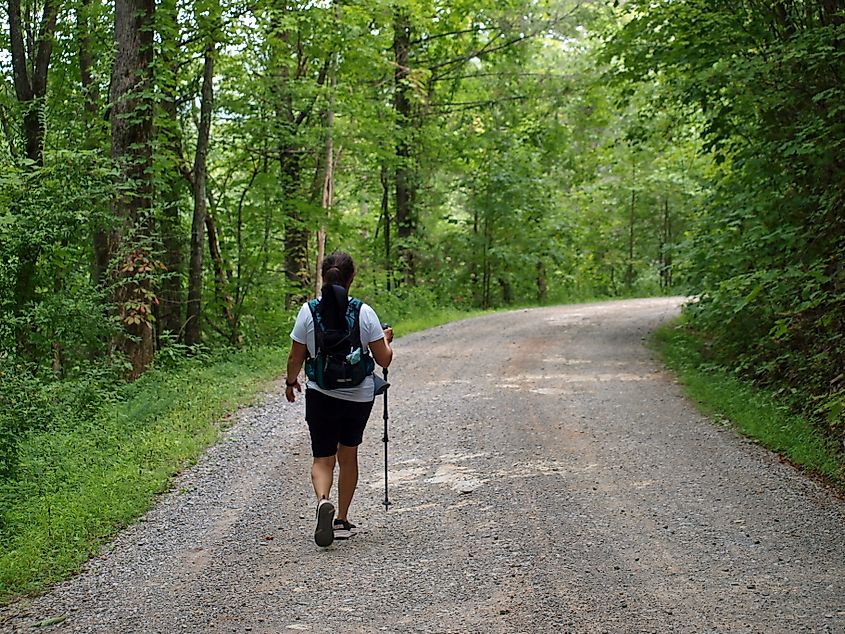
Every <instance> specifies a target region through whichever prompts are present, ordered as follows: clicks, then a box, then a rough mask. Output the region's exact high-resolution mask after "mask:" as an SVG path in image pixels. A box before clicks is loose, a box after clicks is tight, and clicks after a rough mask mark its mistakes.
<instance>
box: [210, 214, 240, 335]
mask: <svg viewBox="0 0 845 634" xmlns="http://www.w3.org/2000/svg"><path fill="white" fill-rule="evenodd" d="M205 228H206V231H207V232H208V252H209V255H210V256H211V264H212V266H213V268H214V288H215V290H216V291H217V298H218V299H219V301H220V303H221V305H222V313H223V319H225V320H226V325H227V326H228V327H229V332H228V333H227V337H226V338H227V339H228V340H229V343H230V344H232V345H235V346H238V347H240V346H241V344H242V343H243V340H242V337H241V335H240V329H239V324H238V316H237V313H236V311H235V300H234V299H233V298H232V295H231V293H229V282H230V280H229V276H228V275H227V274H226V267H225V265H224V263H223V254H222V253H221V252H220V242H219V240H218V239H217V225H216V223H215V222H214V214H212V213H211V211H210V210H209V211H208V212H207V213H206V215H205Z"/></svg>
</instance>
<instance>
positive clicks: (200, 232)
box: [185, 43, 215, 346]
mask: <svg viewBox="0 0 845 634" xmlns="http://www.w3.org/2000/svg"><path fill="white" fill-rule="evenodd" d="M214 54H215V46H214V44H213V43H211V44H209V45H208V47H207V48H206V51H205V60H204V63H203V80H202V95H201V99H200V123H199V129H198V130H197V149H196V154H195V156H194V170H193V185H194V216H193V221H192V223H191V258H190V263H189V265H188V308H187V317H186V322H185V343H186V344H188V345H189V346H190V345H194V344H196V343H199V341H200V332H201V330H200V319H201V317H202V256H203V236H204V234H205V230H206V227H205V221H206V213H207V205H208V203H207V192H206V181H207V178H206V176H207V172H206V157H207V155H208V143H209V137H210V135H211V110H212V105H213V100H214V92H213V91H214V87H213V79H214Z"/></svg>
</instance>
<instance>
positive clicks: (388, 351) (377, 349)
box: [370, 327, 393, 368]
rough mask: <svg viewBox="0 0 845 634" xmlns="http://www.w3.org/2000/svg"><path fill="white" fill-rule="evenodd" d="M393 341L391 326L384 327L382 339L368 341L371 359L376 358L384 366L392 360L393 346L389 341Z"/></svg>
mask: <svg viewBox="0 0 845 634" xmlns="http://www.w3.org/2000/svg"><path fill="white" fill-rule="evenodd" d="M392 341H393V328H390V327H388V328H385V329H384V339H378V340H377V341H371V342H370V352H371V353H372V355H373V359H375V360H376V363H378V364H379V365H380V366H381V367H383V368H386V367H387V366H389V365H390V362H391V361H393V348H391V347H390V343H391V342H392Z"/></svg>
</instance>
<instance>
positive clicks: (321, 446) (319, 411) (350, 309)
mask: <svg viewBox="0 0 845 634" xmlns="http://www.w3.org/2000/svg"><path fill="white" fill-rule="evenodd" d="M322 270H323V282H324V285H323V288H322V289H321V299H320V300H319V302H317V301H316V300H312V301H311V302H306V303H305V304H304V305H303V306H302V308H301V309H300V311H299V315H298V316H297V318H296V323H295V324H294V327H293V330H292V331H291V333H290V337H291V339H292V342H291V348H290V354H289V356H288V371H287V378H286V380H285V384H286V387H285V397H286V398H287V400H288V401H289V402H291V403H293V402H294V401H295V400H296V392H302V386H301V385H300V383H299V372H300V370H301V369H302V364H303V363H304V362H305V361H306V358H307V359H309V363H311V364H312V365H311V370H310V371H309V372H307V374H308V380H307V382H306V384H305V385H306V388H307V389H306V391H305V420H306V422H307V423H308V431H309V432H310V434H311V449H312V452H313V455H314V462H313V464H312V466H311V482H312V484H313V485H314V492H315V493H316V494H317V500H318V502H317V528H316V530H315V531H314V541H315V542H316V543H317V545H318V546H328V545H330V544H331V543H332V541H334V540H335V539H347V538H348V537H351V536H352V534H353V531H354V529H355V525H354V524H352V523H351V522H350V521H349V504H350V503H351V502H352V496H353V495H354V493H355V487H356V486H357V484H358V445H360V444H361V441H362V439H363V435H364V427H366V425H367V419H368V418H369V416H370V411H371V410H372V408H373V400H374V398H375V387H374V381H373V375H372V369H373V366H372V363H371V362H370V361H369V358H368V355H371V356H372V358H373V359H375V362H376V363H378V364H379V365H380V366H381V367H383V368H386V367H387V366H389V365H390V362H391V360H392V359H393V350H392V349H391V347H390V343H391V342H392V341H393V329H391V328H389V327H388V328H385V329H382V327H381V322H379V318H378V316H377V315H376V313H375V311H374V310H373V309H372V308H370V306H368V305H367V304H364V303H362V302H360V301H359V300H354V299H351V298H349V297H348V292H349V287H350V286H351V285H352V280H353V279H355V264H354V262H353V261H352V257H351V256H350V255H349V254H348V253H343V252H338V251H336V252H334V253H332V254H331V255H330V256H328V257H327V258H326V259H325V260H324V261H323V269H322ZM358 306H360V311H358V312H357V320H353V321H354V322H355V323H357V326H358V328H355V327H354V325H353V327H351V328H349V329H348V330H349V331H351V332H352V334H355V330H360V340H359V341H353V342H352V346H351V349H352V353H351V354H349V355H347V356H346V357H345V358H346V360H347V362H349V361H350V357H351V362H353V363H360V364H366V363H369V366H368V367H367V370H368V372H367V374H366V376H365V377H364V378H363V381H361V382H360V383H358V384H357V385H353V386H352V387H343V386H340V387H337V386H336V387H333V388H327V387H320V385H318V382H320V383H322V384H323V385H332V384H333V382H332V377H328V376H323V375H322V370H321V375H320V376H317V375H316V373H315V370H314V368H315V366H316V365H317V364H316V363H314V361H318V360H319V359H316V357H317V356H318V350H317V347H318V341H317V339H318V336H317V335H315V324H314V319H315V317H316V318H317V319H318V320H319V322H320V323H322V324H323V327H322V328H320V332H319V333H318V334H319V335H320V337H319V338H320V339H322V341H323V345H324V347H326V344H330V343H331V342H330V341H329V339H331V337H332V335H333V334H334V335H335V336H337V333H338V332H339V331H342V330H346V329H347V328H346V324H344V320H345V318H346V317H347V316H348V315H352V316H354V315H355V312H356V309H357V307H358ZM347 323H348V320H347ZM333 326H334V329H333V328H332V327H333ZM318 328H319V325H318ZM347 347H349V346H348V342H347ZM356 348H358V350H356ZM356 354H360V357H361V358H360V360H357V359H358V357H356V356H355V355H356ZM343 358H344V357H343V356H341V357H340V359H341V362H342V361H343ZM347 367H349V366H347ZM360 367H365V366H364V365H361V366H360ZM306 369H308V368H306ZM361 371H363V370H359V372H361ZM325 374H326V375H328V374H330V372H329V370H328V369H327V370H326V371H325ZM354 376H355V375H354V373H353V377H354ZM359 378H360V377H359ZM356 380H357V379H355V378H353V379H352V380H347V379H340V382H341V383H342V382H343V381H347V382H348V383H351V384H354V383H355V381H356ZM335 463H337V464H338V466H339V473H338V479H337V480H338V482H337V502H338V506H337V515H335V507H334V505H333V504H332V503H331V502H330V501H329V497H330V493H331V488H332V479H333V476H334V467H335Z"/></svg>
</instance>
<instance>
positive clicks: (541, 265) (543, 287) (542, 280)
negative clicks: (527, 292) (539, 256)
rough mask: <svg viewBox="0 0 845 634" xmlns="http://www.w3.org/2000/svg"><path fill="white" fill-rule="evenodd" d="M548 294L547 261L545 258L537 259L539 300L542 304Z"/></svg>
mask: <svg viewBox="0 0 845 634" xmlns="http://www.w3.org/2000/svg"><path fill="white" fill-rule="evenodd" d="M547 296H548V284H547V282H546V263H545V262H543V260H537V301H538V302H539V303H541V304H542V303H543V302H545V301H546V297H547Z"/></svg>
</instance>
